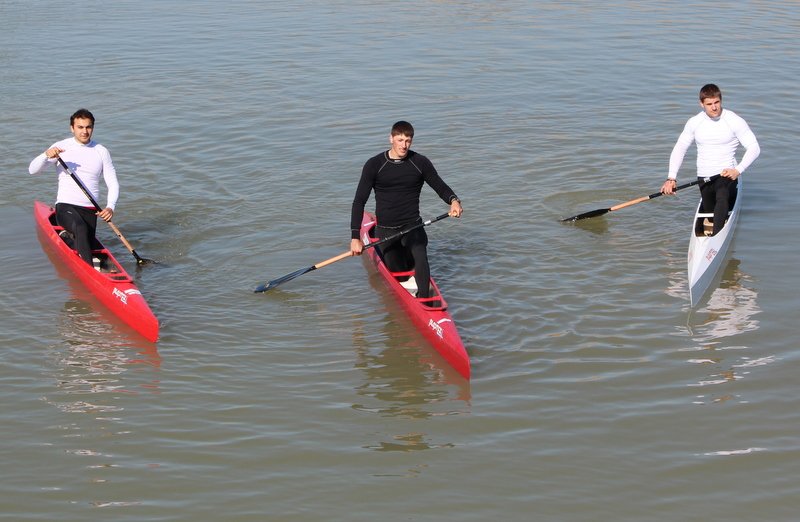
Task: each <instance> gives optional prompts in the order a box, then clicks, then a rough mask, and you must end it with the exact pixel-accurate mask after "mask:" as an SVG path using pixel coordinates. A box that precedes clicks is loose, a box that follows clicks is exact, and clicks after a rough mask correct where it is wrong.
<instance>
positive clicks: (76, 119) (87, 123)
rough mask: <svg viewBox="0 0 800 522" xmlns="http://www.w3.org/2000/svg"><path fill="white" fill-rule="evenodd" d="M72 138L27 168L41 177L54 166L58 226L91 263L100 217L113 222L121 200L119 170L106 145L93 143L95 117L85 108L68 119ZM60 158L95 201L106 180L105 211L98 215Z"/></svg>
mask: <svg viewBox="0 0 800 522" xmlns="http://www.w3.org/2000/svg"><path fill="white" fill-rule="evenodd" d="M69 128H70V130H71V131H72V137H71V138H67V139H64V140H61V141H57V142H56V143H54V144H53V145H51V146H50V148H48V149H47V150H46V151H44V152H43V153H41V154H39V155H38V156H36V157H35V158H33V161H31V164H30V166H29V167H28V172H30V173H31V174H39V173H40V172H42V171H44V170H45V169H46V168H47V167H55V171H56V173H58V194H57V196H56V221H57V222H58V224H59V226H62V227H64V230H65V231H67V232H69V233H70V234H72V237H73V238H74V243H75V249H76V250H77V251H78V255H80V256H81V258H82V259H83V260H84V261H86V262H87V263H89V264H90V265H91V264H92V243H93V242H94V237H95V231H96V229H97V216H100V217H101V218H102V219H104V220H105V221H110V220H111V218H112V216H113V215H114V207H115V206H116V204H117V198H118V197H119V182H118V181H117V171H116V170H114V164H113V163H112V161H111V154H110V153H109V152H108V149H106V148H105V147H104V146H102V145H100V144H99V143H96V142H94V141H92V133H93V132H94V116H93V115H92V113H91V112H89V111H88V110H86V109H79V110H78V111H76V112H75V113H74V114H73V115H72V116H71V117H70V119H69ZM59 156H60V157H61V159H62V160H63V161H65V162H66V163H67V164H71V165H73V167H72V170H74V171H75V174H76V175H77V176H78V178H79V179H80V180H81V181H82V182H83V185H84V186H85V187H86V188H87V189H88V190H89V192H91V193H92V194H93V195H94V196H95V199H97V194H98V193H99V191H100V177H101V176H102V177H103V180H104V181H105V184H106V188H107V189H108V190H107V194H106V208H105V209H103V210H102V211H100V212H97V211H96V209H95V207H94V205H93V204H92V202H91V201H90V200H89V198H87V197H86V194H84V193H83V191H82V190H81V188H80V187H79V186H78V184H77V183H76V182H75V181H74V180H73V179H72V178H71V176H70V174H69V172H68V171H66V170H64V168H63V166H62V165H60V164H59V163H58V158H59Z"/></svg>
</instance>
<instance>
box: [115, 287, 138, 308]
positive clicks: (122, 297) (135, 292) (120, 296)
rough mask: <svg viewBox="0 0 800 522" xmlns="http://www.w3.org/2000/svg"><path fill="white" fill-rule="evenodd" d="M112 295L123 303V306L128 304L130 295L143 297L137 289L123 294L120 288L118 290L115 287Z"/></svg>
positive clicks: (131, 289) (130, 289)
mask: <svg viewBox="0 0 800 522" xmlns="http://www.w3.org/2000/svg"><path fill="white" fill-rule="evenodd" d="M111 293H112V294H113V295H114V296H115V297H116V298H117V299H119V300H120V301H122V304H128V296H129V295H142V293H141V292H140V291H138V290H136V289H135V288H129V289H128V290H125V291H124V292H123V291H121V290H120V289H119V288H117V287H116V286H115V287H114V291H113V292H111Z"/></svg>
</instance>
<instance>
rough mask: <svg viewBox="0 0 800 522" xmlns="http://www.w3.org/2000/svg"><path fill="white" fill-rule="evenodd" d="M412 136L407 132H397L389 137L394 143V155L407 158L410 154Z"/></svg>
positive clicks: (397, 157) (391, 142)
mask: <svg viewBox="0 0 800 522" xmlns="http://www.w3.org/2000/svg"><path fill="white" fill-rule="evenodd" d="M411 140H412V138H411V136H406V135H405V134H395V135H394V136H390V137H389V143H390V144H391V145H392V154H391V155H392V156H393V157H394V158H396V159H399V158H405V157H406V154H408V149H410V148H411Z"/></svg>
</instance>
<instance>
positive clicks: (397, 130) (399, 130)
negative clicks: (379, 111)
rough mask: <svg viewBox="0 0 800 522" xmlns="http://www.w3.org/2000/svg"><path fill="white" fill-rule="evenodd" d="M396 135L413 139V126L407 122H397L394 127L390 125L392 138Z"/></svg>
mask: <svg viewBox="0 0 800 522" xmlns="http://www.w3.org/2000/svg"><path fill="white" fill-rule="evenodd" d="M398 134H402V135H404V136H408V137H409V138H413V137H414V126H413V125H411V124H410V123H408V122H407V121H402V120H401V121H398V122H397V123H395V124H394V125H392V136H397V135H398Z"/></svg>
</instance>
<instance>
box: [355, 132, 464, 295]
mask: <svg viewBox="0 0 800 522" xmlns="http://www.w3.org/2000/svg"><path fill="white" fill-rule="evenodd" d="M413 139H414V127H412V125H411V124H410V123H408V122H406V121H398V122H397V123H395V124H394V125H393V126H392V130H391V133H390V134H389V144H390V146H391V147H390V148H389V150H387V151H384V152H381V153H380V154H378V155H376V156H373V157H372V158H370V159H368V160H367V162H366V163H365V164H364V168H363V169H362V171H361V179H360V181H359V182H358V187H357V188H356V194H355V198H354V199H353V208H352V212H351V217H350V230H351V240H350V252H351V253H352V254H353V255H361V252H362V251H363V250H364V244H363V243H362V242H361V240H360V239H359V233H360V230H361V219H362V217H363V214H364V206H365V205H366V204H367V200H368V199H369V195H370V193H371V192H372V191H373V190H374V191H375V214H376V218H377V220H378V226H377V232H378V239H383V238H385V237H388V236H391V235H394V234H397V233H398V232H401V231H403V230H405V229H407V228H408V227H410V226H412V225H415V224H417V223H421V222H422V218H421V217H420V215H419V196H420V193H421V192H422V185H423V184H424V183H427V184H428V185H429V186H430V187H431V188H433V190H434V191H436V193H437V194H438V195H439V197H440V198H441V199H442V201H444V202H445V203H448V204H449V205H450V212H449V213H450V215H451V216H453V217H461V214H462V213H463V209H462V208H461V200H459V199H458V196H456V194H455V192H453V190H452V189H451V188H450V187H449V186H448V185H447V183H445V182H444V180H442V178H441V177H439V174H438V173H437V172H436V169H435V168H434V166H433V163H431V161H430V160H429V159H428V158H426V157H425V156H423V155H422V154H418V153H416V152H414V151H412V150H411V142H412V140H413ZM427 246H428V235H427V234H426V233H425V230H424V229H423V228H422V227H420V228H417V229H416V230H413V231H411V232H409V233H408V234H406V235H404V236H401V237H399V238H397V239H396V240H394V241H390V242H388V243H386V244H385V245H384V246H383V247H381V251H382V253H383V260H384V262H385V263H386V266H387V268H388V269H389V270H391V271H393V272H397V271H402V270H406V267H405V266H403V265H404V260H405V259H407V258H408V255H410V257H411V258H412V259H413V260H414V277H415V279H416V280H417V285H418V287H419V291H418V293H417V297H421V298H424V297H429V296H430V288H429V285H428V284H427V282H428V281H430V266H429V264H428V252H427Z"/></svg>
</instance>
